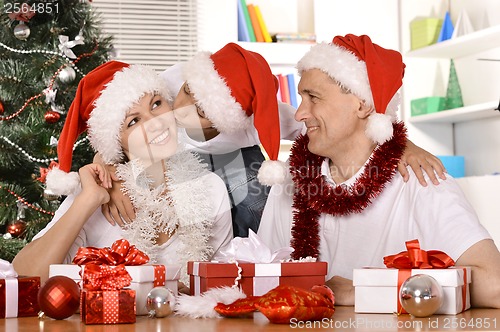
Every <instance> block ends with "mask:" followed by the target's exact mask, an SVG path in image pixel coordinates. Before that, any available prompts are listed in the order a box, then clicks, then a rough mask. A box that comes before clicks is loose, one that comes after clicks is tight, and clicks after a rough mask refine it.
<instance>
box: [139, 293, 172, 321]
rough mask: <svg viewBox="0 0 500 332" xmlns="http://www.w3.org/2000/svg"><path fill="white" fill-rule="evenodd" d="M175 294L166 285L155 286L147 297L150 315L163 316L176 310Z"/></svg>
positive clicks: (147, 307)
mask: <svg viewBox="0 0 500 332" xmlns="http://www.w3.org/2000/svg"><path fill="white" fill-rule="evenodd" d="M174 306H175V295H174V293H173V292H172V291H171V290H170V289H168V288H165V287H161V286H158V287H155V288H153V289H152V290H151V291H150V292H149V294H148V296H147V298H146V309H147V310H148V312H149V317H156V318H163V317H167V316H168V315H170V314H171V313H172V312H173V311H174Z"/></svg>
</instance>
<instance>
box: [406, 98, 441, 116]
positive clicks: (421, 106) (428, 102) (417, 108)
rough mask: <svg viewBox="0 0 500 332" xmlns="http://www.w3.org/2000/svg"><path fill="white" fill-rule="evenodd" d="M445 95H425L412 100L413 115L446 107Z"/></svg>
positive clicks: (433, 111) (437, 110) (434, 111)
mask: <svg viewBox="0 0 500 332" xmlns="http://www.w3.org/2000/svg"><path fill="white" fill-rule="evenodd" d="M445 102H446V98H445V97H425V98H419V99H413V100H412V101H411V116H417V115H423V114H429V113H436V112H439V111H442V110H443V109H444V105H445Z"/></svg>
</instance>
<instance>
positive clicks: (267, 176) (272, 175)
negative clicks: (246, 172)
mask: <svg viewBox="0 0 500 332" xmlns="http://www.w3.org/2000/svg"><path fill="white" fill-rule="evenodd" d="M287 172H288V168H287V166H286V164H285V163H284V162H282V161H280V160H266V161H264V162H263V163H262V165H261V166H260V169H259V172H258V173H257V180H259V182H260V183H262V184H263V185H266V186H272V185H275V184H281V183H283V182H284V181H285V178H286V176H287Z"/></svg>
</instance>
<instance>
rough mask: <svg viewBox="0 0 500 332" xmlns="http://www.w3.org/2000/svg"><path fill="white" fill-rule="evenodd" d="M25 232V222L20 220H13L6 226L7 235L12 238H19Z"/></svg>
mask: <svg viewBox="0 0 500 332" xmlns="http://www.w3.org/2000/svg"><path fill="white" fill-rule="evenodd" d="M25 230H26V222H25V221H24V220H22V219H18V220H15V221H13V222H11V223H10V224H9V225H8V226H7V233H9V234H10V235H12V237H20V236H21V235H23V234H24V231H25Z"/></svg>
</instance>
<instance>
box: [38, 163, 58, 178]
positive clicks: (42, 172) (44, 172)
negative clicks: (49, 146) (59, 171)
mask: <svg viewBox="0 0 500 332" xmlns="http://www.w3.org/2000/svg"><path fill="white" fill-rule="evenodd" d="M54 167H59V164H58V163H57V162H55V161H53V160H52V161H51V162H50V164H49V167H47V168H45V167H40V176H39V177H38V178H37V180H38V181H40V182H41V183H45V180H46V179H47V174H48V173H49V171H50V170H51V169H52V168H54Z"/></svg>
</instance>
